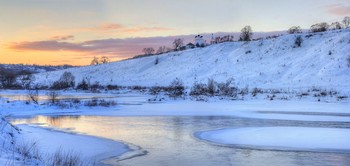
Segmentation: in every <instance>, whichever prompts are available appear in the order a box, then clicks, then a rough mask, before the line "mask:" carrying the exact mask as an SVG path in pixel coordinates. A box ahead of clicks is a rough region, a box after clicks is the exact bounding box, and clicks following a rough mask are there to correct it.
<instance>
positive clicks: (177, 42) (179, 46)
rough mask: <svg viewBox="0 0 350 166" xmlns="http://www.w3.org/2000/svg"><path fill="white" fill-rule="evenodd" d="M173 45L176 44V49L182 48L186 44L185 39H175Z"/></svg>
mask: <svg viewBox="0 0 350 166" xmlns="http://www.w3.org/2000/svg"><path fill="white" fill-rule="evenodd" d="M173 45H174V50H180V49H181V47H182V46H183V45H184V41H183V39H180V38H178V39H175V40H174V42H173Z"/></svg>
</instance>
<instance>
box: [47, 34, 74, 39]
mask: <svg viewBox="0 0 350 166" xmlns="http://www.w3.org/2000/svg"><path fill="white" fill-rule="evenodd" d="M50 39H53V40H73V39H74V36H73V35H65V36H52V37H51V38H50Z"/></svg>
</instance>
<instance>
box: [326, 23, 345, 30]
mask: <svg viewBox="0 0 350 166" xmlns="http://www.w3.org/2000/svg"><path fill="white" fill-rule="evenodd" d="M329 28H330V29H333V30H336V29H342V28H343V26H342V24H341V23H340V22H338V21H337V22H333V23H332V24H331V25H330V26H329Z"/></svg>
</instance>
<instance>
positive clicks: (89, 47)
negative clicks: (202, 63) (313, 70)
mask: <svg viewBox="0 0 350 166" xmlns="http://www.w3.org/2000/svg"><path fill="white" fill-rule="evenodd" d="M282 33H286V32H261V33H259V32H256V33H254V37H255V38H259V37H264V36H270V35H276V34H282ZM228 34H229V35H233V36H234V38H235V39H236V40H237V39H238V38H239V37H238V36H239V34H240V33H225V32H219V33H215V34H214V36H224V35H228ZM202 35H203V36H204V38H205V40H207V41H208V42H209V41H210V38H211V34H210V33H206V34H202ZM194 36H195V35H179V36H167V37H139V38H126V39H117V38H114V39H101V40H88V41H84V42H66V41H60V40H43V41H22V42H14V43H10V44H9V45H8V48H9V49H12V50H15V51H51V52H57V51H75V52H82V53H83V54H82V56H88V57H91V56H97V55H108V56H110V57H114V58H119V59H121V58H130V57H133V56H135V55H140V54H142V49H143V48H145V47H153V48H155V49H157V48H158V47H160V46H167V47H172V42H173V41H174V40H175V39H176V38H182V39H184V43H185V44H187V43H189V42H192V43H193V40H194Z"/></svg>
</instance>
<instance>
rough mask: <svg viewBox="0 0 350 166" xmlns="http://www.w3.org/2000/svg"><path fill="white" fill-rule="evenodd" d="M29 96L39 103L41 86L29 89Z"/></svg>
mask: <svg viewBox="0 0 350 166" xmlns="http://www.w3.org/2000/svg"><path fill="white" fill-rule="evenodd" d="M28 98H29V100H31V101H33V102H34V103H35V104H39V88H38V87H35V88H34V89H28Z"/></svg>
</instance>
